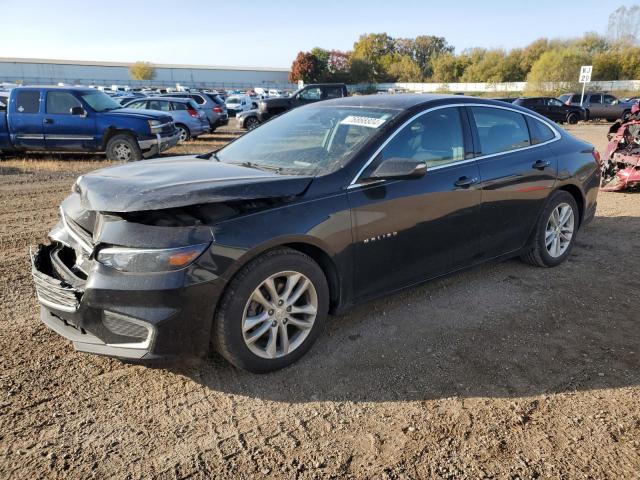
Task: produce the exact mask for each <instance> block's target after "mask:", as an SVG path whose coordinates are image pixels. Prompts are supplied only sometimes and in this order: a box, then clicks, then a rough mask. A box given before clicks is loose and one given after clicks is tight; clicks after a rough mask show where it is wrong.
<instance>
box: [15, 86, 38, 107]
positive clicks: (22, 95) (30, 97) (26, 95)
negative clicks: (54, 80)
mask: <svg viewBox="0 0 640 480" xmlns="http://www.w3.org/2000/svg"><path fill="white" fill-rule="evenodd" d="M39 110H40V92H39V91H37V90H27V91H24V92H18V93H17V95H16V112H18V113H38V111H39Z"/></svg>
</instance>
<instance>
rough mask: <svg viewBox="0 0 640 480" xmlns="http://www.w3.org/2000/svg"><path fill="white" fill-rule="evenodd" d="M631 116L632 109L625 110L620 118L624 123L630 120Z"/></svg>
mask: <svg viewBox="0 0 640 480" xmlns="http://www.w3.org/2000/svg"><path fill="white" fill-rule="evenodd" d="M630 116H631V110H625V111H624V112H622V116H621V117H620V119H621V120H622V122H623V123H626V122H628V121H629V117H630ZM616 120H618V119H616Z"/></svg>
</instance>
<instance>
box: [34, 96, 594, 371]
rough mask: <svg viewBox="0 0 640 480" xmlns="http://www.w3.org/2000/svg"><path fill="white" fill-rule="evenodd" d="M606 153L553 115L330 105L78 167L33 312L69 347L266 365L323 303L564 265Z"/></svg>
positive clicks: (316, 330)
mask: <svg viewBox="0 0 640 480" xmlns="http://www.w3.org/2000/svg"><path fill="white" fill-rule="evenodd" d="M598 162H599V157H598V154H597V152H595V151H594V149H593V147H592V146H591V145H589V144H586V143H584V142H582V141H579V140H576V139H575V138H573V137H572V136H571V135H569V134H567V133H565V132H564V131H562V130H561V129H559V128H558V127H557V126H555V125H554V124H552V123H550V122H549V121H548V120H547V119H545V118H544V117H541V116H539V115H537V114H535V113H533V112H531V111H530V110H526V109H524V108H520V107H518V106H511V105H507V104H505V103H502V102H496V101H491V100H482V99H475V98H468V97H460V96H435V95H434V96H426V95H389V96H381V95H375V96H363V97H352V98H343V99H337V100H329V101H326V102H322V103H319V104H314V105H309V106H306V107H301V108H298V109H295V110H292V111H291V112H289V113H286V114H284V115H282V116H280V117H277V118H275V119H273V120H272V121H270V122H267V123H265V124H264V125H262V126H260V127H259V128H257V129H256V130H253V131H251V132H249V133H247V134H246V135H244V136H242V137H240V138H238V139H237V140H235V141H234V142H232V143H230V144H229V145H227V146H226V147H224V148H222V149H221V150H218V151H217V152H215V153H210V154H206V155H201V156H183V157H175V158H164V159H155V160H148V161H142V162H136V163H129V164H123V165H119V166H115V167H110V168H106V169H103V170H98V171H95V172H92V173H89V174H87V175H83V176H82V177H80V178H78V180H77V182H76V183H75V185H74V187H73V191H72V194H71V195H70V196H69V197H68V198H67V199H66V200H65V201H64V202H63V203H62V205H61V208H60V217H61V218H60V223H58V225H56V226H55V228H54V229H53V230H52V231H51V232H50V234H49V237H50V240H51V241H50V243H49V244H48V245H45V246H43V245H41V246H39V247H38V248H37V249H35V250H33V251H32V264H33V270H32V272H33V278H34V281H35V285H36V290H37V295H38V298H39V301H40V303H41V305H42V314H41V315H42V320H43V321H44V323H46V324H47V325H48V326H49V327H50V328H51V329H53V330H55V331H56V332H58V333H59V334H60V335H62V336H64V337H65V338H67V339H70V340H71V341H73V344H74V346H75V348H76V349H78V350H81V351H85V352H92V353H98V354H105V355H113V356H117V357H121V358H135V359H151V358H157V357H164V356H170V355H180V354H204V353H206V352H207V351H208V350H209V349H210V348H211V347H212V348H214V349H216V350H217V351H218V352H219V353H220V354H222V355H223V356H224V357H225V358H226V359H227V360H229V361H230V362H231V363H232V364H234V365H236V366H237V367H240V368H244V369H247V370H250V371H254V372H265V371H270V370H275V369H278V368H281V367H284V366H285V365H288V364H290V363H292V362H294V361H295V360H296V359H298V358H300V357H301V356H302V355H303V354H304V353H305V352H307V350H309V348H310V347H311V345H312V344H313V342H314V340H315V339H316V337H317V336H318V335H319V334H320V332H321V331H322V326H323V323H324V321H325V318H326V316H327V314H328V312H336V311H341V310H343V309H345V308H347V307H349V306H351V305H353V304H355V303H358V302H363V301H365V300H368V299H371V298H374V297H377V296H380V295H384V294H388V293H390V292H393V291H396V290H399V289H402V288H405V287H409V286H412V285H416V284H419V283H421V282H424V281H426V280H429V279H432V278H435V277H439V276H442V275H446V274H449V273H451V272H455V271H457V270H461V269H464V268H467V267H470V266H473V265H477V264H480V263H482V262H486V261H488V260H494V259H504V258H509V257H515V256H520V257H522V258H523V259H524V260H526V261H527V262H529V263H531V264H533V265H538V266H541V267H554V266H556V265H558V264H560V263H562V262H563V261H564V260H565V259H566V258H567V256H568V255H569V254H570V252H571V248H572V246H573V244H574V242H575V238H576V234H577V232H578V229H579V228H580V227H581V226H582V225H584V224H585V223H587V222H588V221H590V220H591V219H592V218H593V216H594V212H595V210H596V196H597V192H598V184H599V180H600V178H599V176H600V174H599V165H598Z"/></svg>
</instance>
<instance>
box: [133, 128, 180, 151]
mask: <svg viewBox="0 0 640 480" xmlns="http://www.w3.org/2000/svg"><path fill="white" fill-rule="evenodd" d="M179 140H180V133H179V132H178V131H175V132H174V133H173V134H171V135H164V136H163V135H162V134H161V133H157V134H156V136H155V138H149V139H146V140H138V145H139V146H140V150H142V156H143V157H144V158H149V157H153V156H154V155H158V154H159V153H162V152H164V151H165V150H168V149H170V148H171V147H174V146H176V144H177V143H178V141H179Z"/></svg>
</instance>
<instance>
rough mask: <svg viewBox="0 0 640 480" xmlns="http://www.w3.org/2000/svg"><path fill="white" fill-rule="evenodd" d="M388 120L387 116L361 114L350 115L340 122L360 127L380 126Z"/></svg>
mask: <svg viewBox="0 0 640 480" xmlns="http://www.w3.org/2000/svg"><path fill="white" fill-rule="evenodd" d="M385 121H386V118H384V117H383V118H374V117H363V116H361V115H349V116H348V117H345V119H344V120H342V121H341V122H340V123H341V124H342V125H357V126H359V127H369V128H378V127H380V125H382V124H383V123H384V122H385Z"/></svg>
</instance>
